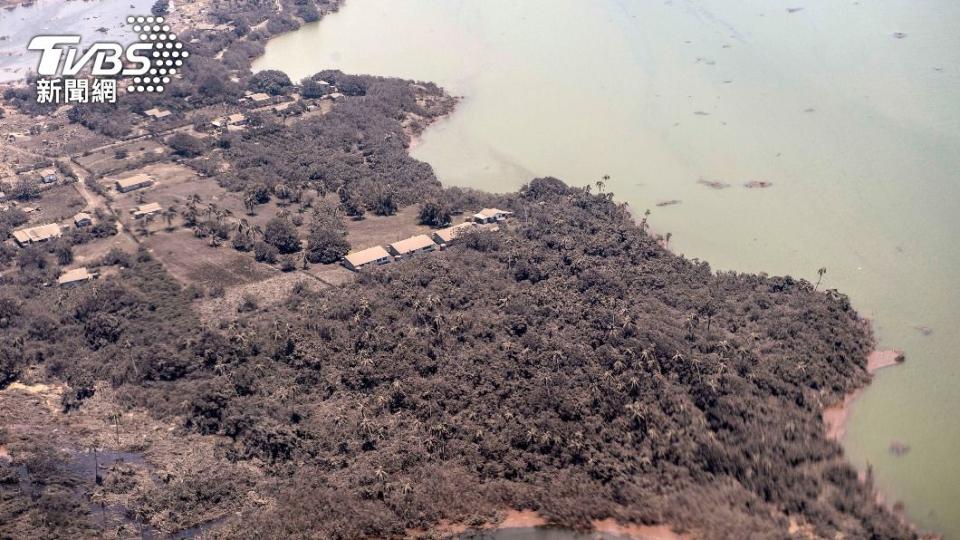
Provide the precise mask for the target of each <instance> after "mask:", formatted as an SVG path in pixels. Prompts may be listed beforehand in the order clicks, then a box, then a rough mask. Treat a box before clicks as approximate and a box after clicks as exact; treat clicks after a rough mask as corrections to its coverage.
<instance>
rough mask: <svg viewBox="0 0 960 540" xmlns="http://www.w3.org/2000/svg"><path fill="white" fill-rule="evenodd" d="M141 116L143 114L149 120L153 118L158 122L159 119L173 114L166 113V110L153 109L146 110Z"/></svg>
mask: <svg viewBox="0 0 960 540" xmlns="http://www.w3.org/2000/svg"><path fill="white" fill-rule="evenodd" d="M143 114H145V115H146V116H149V117H150V118H153V119H156V120H160V119H161V118H166V117H168V116H170V115H171V114H173V113H172V112H170V111H168V110H166V109H156V108H154V109H148V110H146V111H143Z"/></svg>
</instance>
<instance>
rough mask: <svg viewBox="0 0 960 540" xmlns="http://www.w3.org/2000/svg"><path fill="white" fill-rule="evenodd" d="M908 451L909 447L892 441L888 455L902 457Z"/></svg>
mask: <svg viewBox="0 0 960 540" xmlns="http://www.w3.org/2000/svg"><path fill="white" fill-rule="evenodd" d="M909 451H910V445H908V444H905V443H902V442H900V441H893V442H892V443H890V453H891V454H893V455H894V456H896V457H902V456H904V455H906V454H907V452H909Z"/></svg>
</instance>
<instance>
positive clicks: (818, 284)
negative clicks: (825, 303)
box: [813, 266, 827, 291]
mask: <svg viewBox="0 0 960 540" xmlns="http://www.w3.org/2000/svg"><path fill="white" fill-rule="evenodd" d="M826 273H827V267H826V266H821V267H820V269H819V270H817V275H819V276H820V279H818V280H817V285H816V286H815V287H814V288H813V290H814V291H816V290H817V289H818V288H820V282H821V281H823V275H824V274H826Z"/></svg>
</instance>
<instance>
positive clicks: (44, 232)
mask: <svg viewBox="0 0 960 540" xmlns="http://www.w3.org/2000/svg"><path fill="white" fill-rule="evenodd" d="M62 235H63V232H61V231H60V226H59V225H57V224H56V223H51V224H49V225H39V226H37V227H29V228H26V229H20V230H19V231H13V239H14V240H15V241H16V242H17V244H19V245H20V246H26V245H28V244H35V243H37V242H46V241H47V240H51V239H53V238H60V236H62Z"/></svg>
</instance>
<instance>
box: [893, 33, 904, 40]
mask: <svg viewBox="0 0 960 540" xmlns="http://www.w3.org/2000/svg"><path fill="white" fill-rule="evenodd" d="M893 37H895V38H897V39H903V38H905V37H907V34H905V33H903V32H894V33H893Z"/></svg>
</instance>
